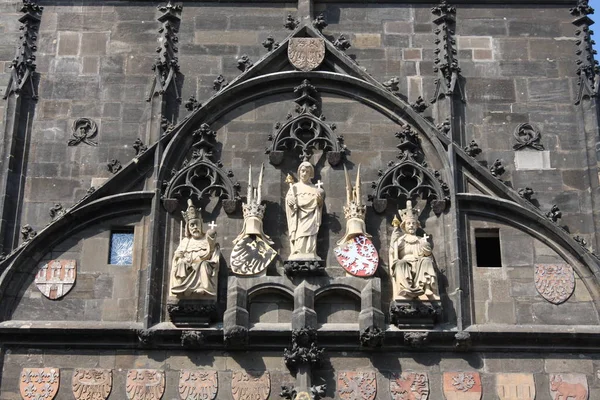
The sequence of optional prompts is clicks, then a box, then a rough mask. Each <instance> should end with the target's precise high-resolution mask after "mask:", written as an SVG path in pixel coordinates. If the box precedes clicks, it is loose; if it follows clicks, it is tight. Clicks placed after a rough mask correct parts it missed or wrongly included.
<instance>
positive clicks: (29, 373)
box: [19, 368, 60, 400]
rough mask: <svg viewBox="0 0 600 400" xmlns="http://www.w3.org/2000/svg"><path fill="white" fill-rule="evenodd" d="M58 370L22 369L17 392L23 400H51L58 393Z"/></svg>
mask: <svg viewBox="0 0 600 400" xmlns="http://www.w3.org/2000/svg"><path fill="white" fill-rule="evenodd" d="M59 384H60V370H59V369H58V368H23V370H22V371H21V378H20V380H19V391H20V392H21V397H23V399H24V400H52V399H53V398H54V397H55V396H56V393H58V386H59Z"/></svg>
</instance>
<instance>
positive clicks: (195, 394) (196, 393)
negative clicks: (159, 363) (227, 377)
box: [179, 370, 218, 400]
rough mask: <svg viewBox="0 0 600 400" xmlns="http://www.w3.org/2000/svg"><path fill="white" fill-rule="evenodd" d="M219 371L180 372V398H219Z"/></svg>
mask: <svg viewBox="0 0 600 400" xmlns="http://www.w3.org/2000/svg"><path fill="white" fill-rule="evenodd" d="M217 379H218V378H217V371H199V370H198V371H190V370H183V371H181V372H179V398H180V399H182V400H213V399H214V398H215V397H216V396H217V387H218V380H217Z"/></svg>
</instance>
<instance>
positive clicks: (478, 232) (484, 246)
mask: <svg viewBox="0 0 600 400" xmlns="http://www.w3.org/2000/svg"><path fill="white" fill-rule="evenodd" d="M475 253H476V254H477V266H478V267H483V268H499V267H502V256H501V253H500V230H499V229H475Z"/></svg>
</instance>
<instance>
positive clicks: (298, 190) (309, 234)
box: [285, 161, 325, 260]
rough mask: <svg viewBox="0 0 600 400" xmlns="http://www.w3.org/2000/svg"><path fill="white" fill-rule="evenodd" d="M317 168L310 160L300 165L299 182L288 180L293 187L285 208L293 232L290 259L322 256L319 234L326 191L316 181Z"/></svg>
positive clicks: (309, 258) (290, 229) (290, 230)
mask: <svg viewBox="0 0 600 400" xmlns="http://www.w3.org/2000/svg"><path fill="white" fill-rule="evenodd" d="M314 176H315V168H314V167H313V166H312V164H311V163H309V162H308V161H304V162H302V163H301V164H300V166H299V167H298V179H299V182H297V183H293V178H291V177H288V179H287V180H286V181H287V182H288V183H289V184H290V189H289V190H288V192H287V195H286V196H285V211H286V215H287V225H288V230H289V236H290V247H291V254H290V257H289V259H290V260H320V259H321V258H320V257H319V256H318V255H317V234H318V233H319V227H320V226H321V217H322V215H323V199H324V197H325V191H324V190H323V189H322V188H321V187H320V186H321V184H320V183H319V184H318V185H317V186H319V187H317V186H315V185H313V184H312V182H311V179H312V178H314Z"/></svg>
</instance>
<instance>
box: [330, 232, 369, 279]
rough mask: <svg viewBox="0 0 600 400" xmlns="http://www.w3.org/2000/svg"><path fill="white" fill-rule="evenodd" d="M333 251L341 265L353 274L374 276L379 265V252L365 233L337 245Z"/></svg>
mask: <svg viewBox="0 0 600 400" xmlns="http://www.w3.org/2000/svg"><path fill="white" fill-rule="evenodd" d="M333 252H334V253H335V257H336V258H337V260H338V262H339V263H340V265H341V266H342V267H343V268H344V269H345V270H346V271H347V272H348V273H349V274H351V275H354V276H359V277H363V278H364V277H368V276H373V274H375V271H376V270H377V265H379V254H377V249H376V248H375V246H374V245H373V242H371V240H370V239H369V238H368V237H366V236H365V235H359V236H355V237H354V238H352V239H351V240H349V241H347V242H346V243H344V244H342V245H341V246H337V247H336V248H335V249H334V250H333Z"/></svg>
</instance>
